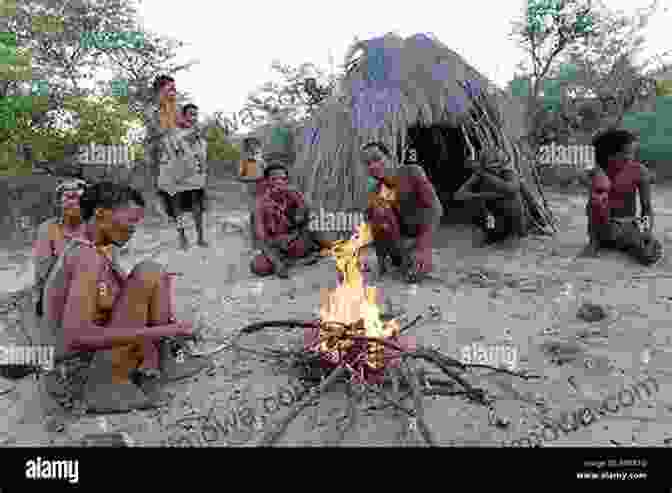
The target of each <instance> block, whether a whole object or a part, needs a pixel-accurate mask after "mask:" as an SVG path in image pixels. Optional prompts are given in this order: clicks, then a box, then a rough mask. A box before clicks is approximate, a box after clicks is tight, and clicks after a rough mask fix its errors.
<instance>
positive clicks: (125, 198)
mask: <svg viewBox="0 0 672 493" xmlns="http://www.w3.org/2000/svg"><path fill="white" fill-rule="evenodd" d="M144 207H145V201H144V199H143V198H142V194H140V192H138V191H137V190H134V189H133V188H131V187H128V186H124V185H118V184H116V183H112V182H101V183H97V184H95V185H93V186H91V187H89V188H87V189H86V191H85V192H84V195H82V198H81V209H82V219H83V220H85V221H90V220H93V221H94V224H95V229H96V235H97V236H98V238H101V239H102V240H103V244H105V245H108V244H113V245H117V246H123V245H124V244H125V243H127V242H128V240H130V239H131V237H132V236H133V233H135V229H136V227H137V226H138V225H139V223H140V222H141V221H142V219H143V218H144Z"/></svg>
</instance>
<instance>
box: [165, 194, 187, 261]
mask: <svg viewBox="0 0 672 493" xmlns="http://www.w3.org/2000/svg"><path fill="white" fill-rule="evenodd" d="M159 193H160V195H161V199H162V201H163V203H164V207H165V209H166V212H167V214H168V216H169V217H170V218H171V220H172V221H174V223H175V228H176V229H177V235H178V238H179V241H180V248H181V249H182V250H187V249H188V248H189V240H187V235H186V233H185V231H184V209H183V204H182V201H183V193H184V192H177V193H176V194H173V195H171V194H169V193H168V192H166V191H164V190H160V191H159Z"/></svg>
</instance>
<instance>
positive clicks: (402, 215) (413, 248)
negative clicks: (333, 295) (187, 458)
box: [34, 76, 663, 412]
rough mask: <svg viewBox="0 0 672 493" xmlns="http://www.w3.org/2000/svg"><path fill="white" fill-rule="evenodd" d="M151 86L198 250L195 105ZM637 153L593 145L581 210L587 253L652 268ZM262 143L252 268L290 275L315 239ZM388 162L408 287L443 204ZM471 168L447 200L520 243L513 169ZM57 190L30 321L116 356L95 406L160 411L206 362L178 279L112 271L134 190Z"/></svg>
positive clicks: (658, 254) (247, 159)
mask: <svg viewBox="0 0 672 493" xmlns="http://www.w3.org/2000/svg"><path fill="white" fill-rule="evenodd" d="M154 88H155V91H156V94H157V104H156V105H155V106H153V107H152V108H150V110H148V111H149V112H148V119H149V120H151V121H153V122H154V127H152V128H151V129H150V139H151V142H152V145H153V148H152V152H153V156H154V157H155V159H156V162H157V163H158V173H157V178H158V184H159V190H160V196H161V198H162V200H163V204H164V206H165V208H166V212H167V213H168V215H169V216H170V217H171V218H172V220H173V221H174V224H175V226H176V228H177V232H178V238H179V241H180V244H181V246H182V247H183V248H188V241H187V239H186V235H185V231H184V213H185V211H189V210H191V211H192V213H193V214H194V219H195V224H196V230H197V234H198V243H199V244H200V245H201V246H207V242H206V240H205V236H204V232H203V215H204V211H205V188H206V185H207V165H206V160H205V151H206V146H205V142H204V139H203V136H202V134H201V132H200V130H199V129H198V126H197V125H196V119H197V115H198V108H196V107H195V106H193V105H187V106H185V107H184V108H182V110H181V112H179V113H178V110H177V108H176V106H175V104H174V101H175V98H174V96H175V83H174V80H172V78H170V77H167V76H161V77H159V78H157V80H156V82H155V84H154ZM178 115H181V116H178ZM636 145H637V139H636V138H635V136H634V135H632V134H631V133H629V132H627V131H622V130H611V131H608V132H605V133H603V134H601V135H599V136H598V137H596V139H595V141H594V146H595V150H596V161H597V164H598V167H597V168H596V170H595V172H594V174H593V176H592V184H591V191H590V197H589V200H588V201H587V206H586V214H587V216H588V238H589V244H588V247H587V249H586V253H587V254H591V255H594V254H597V253H598V252H599V251H600V250H601V249H604V248H615V249H620V250H624V251H627V252H629V253H630V254H631V255H633V256H634V257H635V258H636V259H637V260H638V261H639V262H641V263H642V264H644V265H652V264H654V263H655V262H657V261H658V260H660V258H662V255H663V250H662V245H661V243H660V242H659V241H658V240H657V239H656V238H655V237H654V236H653V234H652V230H653V225H654V213H653V206H652V201H651V176H650V173H649V171H648V170H647V168H646V167H645V166H644V165H642V164H641V163H639V162H637V161H636V160H635V153H636ZM262 147H263V146H262V145H261V143H260V142H259V141H257V140H255V139H248V140H246V141H245V142H244V152H245V156H244V159H243V160H242V161H241V166H240V170H239V171H240V178H241V181H242V182H244V183H245V184H246V189H247V194H248V199H249V209H250V222H251V225H252V227H251V230H252V236H251V241H252V245H253V247H254V249H255V253H254V255H253V257H252V260H251V269H252V271H253V272H254V273H256V274H258V275H261V276H265V275H271V274H276V275H278V276H280V277H281V278H287V277H289V269H290V267H291V266H292V265H295V264H296V263H297V262H299V261H304V262H307V263H311V262H313V261H315V260H316V259H317V258H318V257H319V253H320V245H321V241H320V237H319V236H317V235H316V232H314V231H310V228H309V227H308V224H309V222H310V205H309V204H308V202H307V201H306V199H305V197H304V196H303V194H302V193H301V192H300V191H299V190H296V189H295V188H293V187H292V186H291V185H290V184H289V169H288V166H287V163H286V162H285V160H283V159H282V158H281V157H280V158H278V156H277V155H275V156H273V155H270V156H269V155H268V154H264V152H262V151H263V149H262ZM393 160H394V157H393V155H392V153H391V152H390V150H389V149H388V147H387V146H386V145H385V144H383V143H382V142H369V143H367V144H366V145H364V146H363V147H362V148H361V161H362V165H364V166H366V169H367V171H368V183H367V187H368V192H369V201H368V208H367V220H368V222H369V224H370V226H371V231H372V234H373V240H374V241H373V247H374V250H375V253H376V256H377V258H378V266H379V270H380V274H381V275H382V274H385V273H386V272H387V271H388V270H389V269H390V268H397V269H399V270H400V271H401V273H402V275H403V278H404V279H405V280H406V281H407V282H410V283H416V282H418V281H419V280H420V279H422V277H424V276H426V275H427V274H429V273H430V272H431V270H432V245H433V241H434V236H435V233H436V231H437V228H438V226H439V224H440V222H441V218H442V216H443V215H444V207H443V205H442V204H441V201H440V200H439V198H438V196H437V193H436V191H435V189H434V186H433V185H432V183H431V181H430V179H429V178H428V177H427V175H426V173H425V171H424V170H423V168H422V166H421V165H420V163H419V162H418V153H417V151H416V150H415V149H413V148H412V147H409V148H408V149H407V150H406V151H405V156H404V163H403V165H402V166H396V165H395V163H394V162H393ZM467 166H468V167H469V169H470V170H471V171H472V172H473V175H472V176H471V177H470V178H469V179H468V180H467V181H466V182H465V183H464V184H463V185H462V186H461V187H460V188H459V189H458V191H457V192H456V194H455V198H456V199H457V200H475V201H476V202H477V204H478V206H479V207H478V210H479V211H480V213H479V219H478V221H477V223H478V224H479V225H480V227H481V228H482V229H483V231H484V233H485V235H484V238H485V243H488V244H491V243H496V242H500V241H503V240H505V239H507V238H510V237H521V236H524V235H525V234H526V232H527V225H526V222H525V217H526V214H525V205H524V201H523V197H522V192H521V179H520V177H519V175H518V173H517V172H516V170H515V169H514V168H513V167H511V166H510V165H508V164H507V162H506V160H505V159H503V157H502V156H501V155H498V154H497V153H493V152H491V153H484V155H483V156H481V157H480V159H479V160H478V161H474V160H469V161H467ZM56 192H57V193H56V195H57V197H58V205H59V207H60V211H59V213H58V214H57V217H56V218H54V219H51V220H49V221H47V222H45V223H44V224H42V225H41V226H40V228H39V230H38V234H37V239H36V242H35V247H34V259H35V292H36V314H37V316H38V317H39V320H40V325H41V327H42V330H43V331H44V334H46V335H47V336H49V337H50V338H51V339H52V340H53V341H55V343H56V347H57V352H58V353H59V354H63V353H68V352H73V351H85V352H100V351H101V350H106V349H111V350H112V353H113V355H114V356H113V358H112V363H111V367H110V368H111V369H110V371H111V373H112V375H111V378H110V380H109V381H102V382H100V381H99V382H94V387H92V388H91V392H90V393H89V395H88V397H89V401H90V402H89V404H88V405H89V407H90V408H91V409H97V410H99V411H102V412H106V411H110V410H120V408H121V409H122V410H129V409H142V408H147V407H152V406H155V405H157V403H159V402H161V401H162V400H163V397H164V395H163V393H162V390H161V388H162V384H163V383H165V382H167V381H172V380H175V379H179V378H182V377H185V376H189V375H193V374H195V373H197V372H199V371H201V370H202V369H204V368H205V367H206V366H208V364H209V363H208V361H207V359H206V358H201V357H199V356H197V355H196V353H195V352H194V350H193V344H194V342H195V341H197V339H198V336H197V334H196V333H195V331H194V327H193V326H192V324H190V323H188V322H182V321H178V320H177V319H176V317H175V305H174V299H173V278H174V275H173V274H171V273H170V272H168V271H167V270H166V268H165V267H164V266H162V265H160V264H158V263H156V262H154V261H143V262H141V263H139V264H138V265H136V266H135V267H134V268H133V269H132V271H131V272H130V273H127V272H125V271H124V269H123V268H122V267H121V266H120V265H119V261H118V257H119V253H118V252H119V249H121V248H123V247H124V245H125V244H126V243H127V242H128V241H129V239H130V238H131V237H132V236H133V233H134V231H135V229H136V228H137V226H138V225H139V224H140V223H141V221H142V220H143V218H144V208H145V200H144V198H143V196H142V194H140V193H139V192H138V191H136V190H134V189H132V188H130V187H128V186H125V185H119V184H114V183H109V182H103V183H98V184H94V185H90V184H88V183H86V182H84V181H82V180H73V181H67V182H63V183H61V184H60V185H59V187H58V189H57V191H56ZM637 197H639V202H640V207H641V216H637ZM178 355H179V357H178ZM185 357H186V359H185Z"/></svg>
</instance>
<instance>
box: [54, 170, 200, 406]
mask: <svg viewBox="0 0 672 493" xmlns="http://www.w3.org/2000/svg"><path fill="white" fill-rule="evenodd" d="M80 204H81V215H82V219H83V220H84V221H85V222H86V225H85V230H84V234H83V237H82V238H75V239H74V240H73V241H72V242H70V243H69V244H68V245H67V247H66V249H65V251H64V252H63V254H62V255H61V257H60V258H59V260H58V262H57V263H56V265H55V266H54V268H53V269H52V271H51V273H50V275H49V278H48V280H47V282H46V286H45V290H44V318H45V321H47V322H48V323H49V325H50V327H51V329H52V331H53V332H54V333H57V334H59V335H60V336H61V338H62V341H63V343H62V347H61V348H59V349H60V351H59V349H57V352H73V351H99V352H98V353H97V354H96V357H98V362H99V363H100V365H102V370H101V371H102V373H100V372H99V375H100V376H99V377H98V378H96V377H90V378H89V381H88V382H87V387H86V389H85V400H86V401H87V405H88V408H89V409H90V410H92V411H99V412H112V411H128V410H130V409H144V408H148V407H151V406H154V405H156V404H157V403H158V401H159V400H160V398H161V394H160V392H159V390H158V383H159V380H158V378H157V377H159V376H161V377H163V379H162V380H163V381H166V380H171V379H174V378H177V377H181V376H186V375H187V374H193V373H195V372H197V371H200V370H201V369H203V368H205V367H206V366H207V363H206V362H205V361H201V360H198V359H190V360H189V361H187V362H185V365H183V366H182V367H179V366H177V365H176V363H175V361H174V358H172V357H171V355H170V346H169V344H170V342H169V341H166V339H165V338H166V337H167V336H183V337H184V338H188V337H193V330H192V326H191V324H189V323H186V322H178V321H176V320H175V318H174V307H173V300H172V285H171V281H172V275H171V274H170V273H168V272H166V271H165V270H164V269H163V267H162V266H161V265H159V264H157V263H155V262H153V261H143V262H141V263H139V264H138V265H136V266H135V268H134V269H133V270H132V272H131V273H130V275H127V274H126V273H125V272H124V271H123V270H122V268H121V267H120V266H119V265H118V264H116V263H115V262H114V260H113V257H112V256H111V250H112V247H113V246H118V247H120V246H123V245H124V244H125V243H126V242H128V240H129V239H130V238H131V236H132V235H133V232H134V231H135V228H136V227H137V225H138V224H139V223H140V222H141V220H142V219H143V217H144V209H143V207H144V200H143V198H142V196H141V194H140V193H139V192H137V191H135V190H133V189H131V188H129V187H126V186H121V185H116V184H114V183H99V184H97V185H94V186H92V187H89V188H88V189H87V190H86V191H85V192H84V194H83V195H82V197H81V202H80ZM108 349H115V351H113V352H112V359H113V361H112V362H111V363H109V362H107V361H105V360H104V358H105V357H106V355H105V353H101V352H100V351H102V350H108ZM108 363H109V364H108ZM100 365H98V366H100ZM187 367H188V368H187ZM96 368H97V367H96V364H95V359H94V370H95V369H96ZM180 372H182V373H180ZM185 372H186V374H185Z"/></svg>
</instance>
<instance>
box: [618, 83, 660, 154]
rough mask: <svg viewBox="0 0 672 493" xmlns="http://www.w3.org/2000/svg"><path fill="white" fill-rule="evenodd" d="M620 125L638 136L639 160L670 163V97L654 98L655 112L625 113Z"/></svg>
mask: <svg viewBox="0 0 672 493" xmlns="http://www.w3.org/2000/svg"><path fill="white" fill-rule="evenodd" d="M622 125H623V127H624V128H627V129H629V130H634V131H637V132H638V133H639V135H640V158H641V159H642V160H644V161H672V97H671V96H663V97H658V98H656V111H655V112H641V113H627V114H625V115H624V116H623V122H622Z"/></svg>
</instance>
